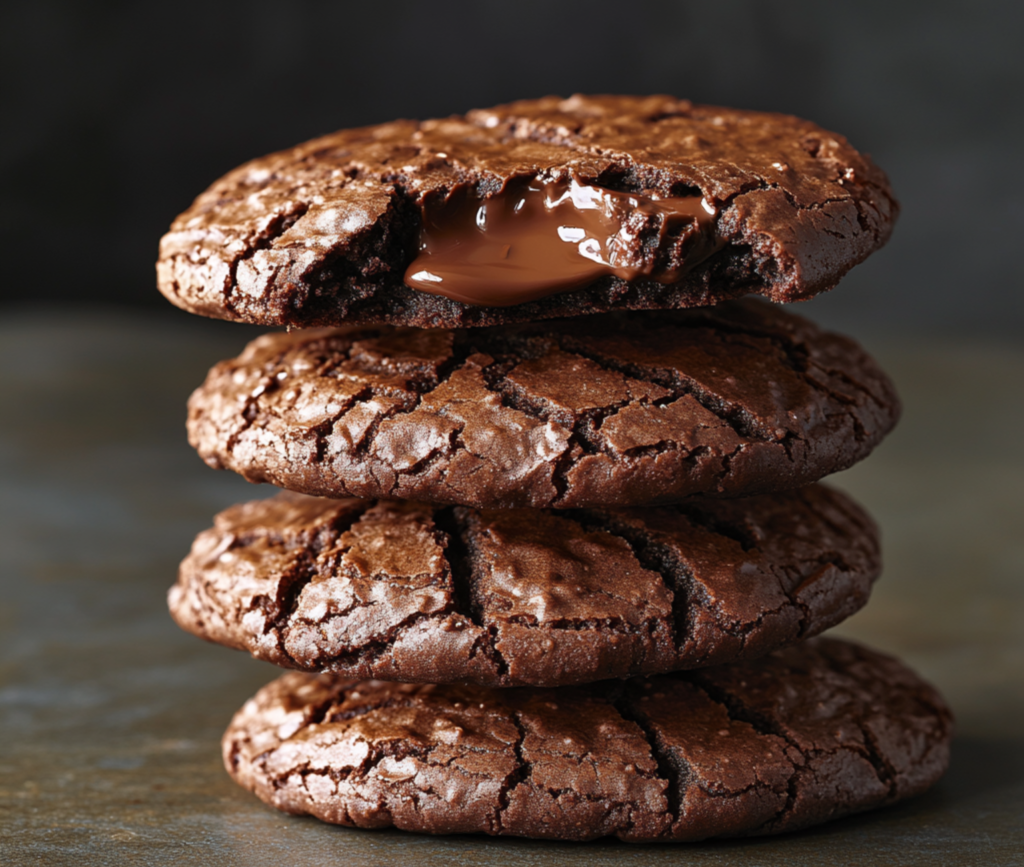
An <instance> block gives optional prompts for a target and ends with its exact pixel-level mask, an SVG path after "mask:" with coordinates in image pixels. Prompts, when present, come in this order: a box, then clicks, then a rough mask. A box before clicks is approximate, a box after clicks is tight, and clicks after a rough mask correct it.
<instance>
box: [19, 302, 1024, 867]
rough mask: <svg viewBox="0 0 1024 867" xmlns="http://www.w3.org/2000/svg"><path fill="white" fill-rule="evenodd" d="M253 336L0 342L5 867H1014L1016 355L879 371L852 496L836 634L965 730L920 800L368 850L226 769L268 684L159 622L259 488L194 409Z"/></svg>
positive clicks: (942, 348)
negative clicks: (632, 834)
mask: <svg viewBox="0 0 1024 867" xmlns="http://www.w3.org/2000/svg"><path fill="white" fill-rule="evenodd" d="M258 333H259V330H258V329H252V328H249V327H246V326H239V325H228V324H224V323H215V322H206V321H201V320H196V319H193V318H190V317H187V316H185V315H184V314H178V313H176V312H175V311H167V312H165V313H162V314H158V313H148V314H142V313H140V314H127V313H123V312H116V311H110V312H108V313H106V314H98V313H90V314H85V313H77V314H76V313H74V312H69V313H54V312H52V311H51V312H48V313H47V314H43V313H38V312H37V313H33V312H31V311H29V312H20V313H19V312H10V311H8V312H4V313H3V314H2V315H0V407H2V409H0V863H2V864H4V865H7V864H12V865H22V864H26V865H35V864H44V865H50V864H54V865H61V864H69V865H70V864H74V865H94V864H95V865H108V864H121V863H125V864H128V863H131V864H141V865H151V864H175V865H193V864H195V865H222V864H224V865H234V864H237V865H245V867H249V865H254V867H258V865H264V864H267V865H280V864H287V865H289V867H303V865H306V864H310V865H312V864H315V865H317V867H323V865H328V864H335V863H337V864H344V865H346V867H362V865H377V864H391V863H416V864H439V865H440V864H443V865H446V867H457V865H476V864H501V863H505V862H506V861H507V860H508V859H509V858H515V859H517V860H518V861H519V863H522V864H524V865H541V864H560V865H561V864H577V863H578V864H586V865H588V867H596V865H603V864H622V865H630V864H636V865H641V864H643V865H645V867H646V865H655V864H662V863H666V864H667V863H672V864H687V863H698V862H699V863H701V864H708V865H718V864H744V865H754V864H756V865H773V864H785V865H787V867H794V865H802V864H808V865H810V864H814V865H819V864H823V863H827V864H830V865H845V864H850V865H853V864H857V865H862V864H874V863H878V864H886V865H897V864H957V865H968V864H984V865H1002V864H1021V863H1024V854H1021V853H1024V723H1022V720H1024V454H1022V452H1021V430H1022V429H1024V405H1022V403H1021V401H1020V395H1022V394H1024V351H1021V350H1019V349H1013V348H1010V347H1006V346H1003V347H999V346H985V345H981V344H951V345H942V344H940V343H937V342H925V343H922V342H916V343H915V342H911V343H896V342H889V343H886V342H882V343H878V344H872V343H869V346H868V348H869V349H870V350H872V351H873V352H874V353H875V354H876V355H877V357H878V359H879V360H880V361H881V363H882V364H883V366H884V367H885V368H886V369H887V370H888V371H889V373H890V374H891V375H892V376H893V378H894V379H895V381H896V383H897V386H898V387H899V388H900V391H901V393H902V395H903V397H904V400H905V404H906V411H905V416H904V419H903V421H902V422H901V424H900V426H899V428H898V429H897V430H896V432H895V433H894V434H893V435H892V437H891V438H890V439H889V440H888V441H887V442H886V443H884V444H883V445H882V446H881V447H880V448H879V449H878V450H877V451H876V452H875V454H874V455H873V456H872V457H871V458H870V459H869V460H868V461H867V462H866V463H864V464H861V465H859V466H857V467H855V468H854V469H853V470H850V471H848V472H846V473H843V474H842V475H840V476H837V477H834V480H835V482H836V483H838V484H840V485H841V486H842V487H844V488H845V489H847V490H848V491H850V492H851V493H853V494H854V496H856V497H857V498H858V499H859V500H860V501H861V502H862V503H863V504H864V505H865V506H867V507H868V508H869V509H870V510H871V511H872V512H873V513H874V514H875V515H876V517H877V518H878V520H879V522H880V523H881V525H882V528H883V533H884V537H883V542H884V553H885V562H886V568H885V572H884V574H883V577H882V579H881V581H880V582H879V583H878V585H877V587H876V590H875V593H874V595H873V597H872V601H871V603H870V604H869V605H868V607H867V608H866V609H865V610H864V611H862V612H861V613H859V614H857V615H856V616H855V617H853V618H852V619H851V620H850V621H848V623H846V624H844V626H843V627H842V628H840V629H837V630H834V631H833V632H834V634H841V635H844V636H848V637H852V638H856V639H862V640H864V641H866V642H868V643H870V644H871V645H872V646H874V647H876V648H878V649H880V650H884V651H889V652H893V653H897V654H900V655H901V656H902V657H903V658H904V659H905V660H906V661H907V662H908V663H909V664H910V665H912V666H914V667H915V668H916V669H917V670H918V671H919V672H920V673H921V674H923V675H924V676H925V677H927V678H928V679H930V680H931V681H932V682H933V683H935V684H936V685H937V686H939V687H940V688H941V689H942V690H943V691H944V693H945V694H946V696H947V698H948V699H949V701H950V702H951V704H952V706H953V709H954V711H955V712H956V714H957V717H958V729H957V731H958V734H957V738H956V740H955V742H954V752H953V762H952V767H951V769H950V772H949V774H948V775H947V777H946V778H945V779H944V780H943V781H942V782H941V783H940V784H939V786H938V787H937V788H936V789H934V790H933V791H932V792H930V793H929V794H927V795H925V796H924V797H922V798H920V799H918V800H916V801H912V802H910V803H908V804H906V805H903V806H898V807H896V808H894V809H891V810H888V811H885V812H879V813H874V814H867V815H863V816H859V817H856V818H853V819H846V820H842V821H839V822H836V823H833V824H831V825H826V826H823V827H820V828H817V829H812V830H810V831H806V832H803V833H800V834H796V835H793V836H790V837H779V838H769V839H753V840H743V841H737V842H725V843H706V844H698V845H691V846H648V847H630V846H628V845H626V844H620V843H608V842H598V843H592V844H587V845H568V844H551V843H536V842H530V841H517V840H491V839H487V838H471V837H451V838H431V837H426V836H418V835H412V834H403V833H401V832H365V831H354V830H348V829H343V828H335V827H329V826H326V825H321V824H320V823H318V822H316V821H315V820H312V819H295V818H289V817H286V816H283V815H278V814H277V813H274V812H273V811H271V810H269V809H267V808H266V807H264V806H263V805H262V804H261V803H260V802H259V801H257V800H256V799H255V798H254V797H252V796H251V795H249V794H248V793H246V792H244V791H242V790H241V789H239V788H237V787H236V786H235V785H234V784H233V783H232V782H231V781H230V780H229V779H228V777H227V775H226V774H225V773H224V771H223V769H222V768H221V765H220V755H219V740H220V735H221V733H222V732H223V729H224V727H225V726H226V725H227V722H228V720H229V719H230V717H231V714H232V713H233V712H234V711H235V710H236V709H237V708H238V707H239V706H240V705H241V704H242V702H243V701H244V700H245V699H246V698H247V697H248V696H250V695H251V694H252V693H253V692H254V691H255V690H256V689H257V688H259V687H260V686H261V685H262V684H263V683H265V682H267V681H268V680H270V679H271V678H273V677H274V676H275V675H276V673H277V670H276V669H274V668H273V667H271V666H269V665H266V664H264V663H259V662H255V661H253V660H251V659H250V658H248V657H247V656H245V655H243V654H241V653H238V652H234V651H229V650H225V649H223V648H219V647H214V646H212V645H208V644H204V643H203V642H201V641H198V640H196V639H195V638H192V637H191V636H188V635H186V634H184V633H182V632H180V631H179V630H178V629H177V627H175V626H174V624H173V623H172V622H171V620H170V617H169V616H168V614H167V611H166V606H165V601H164V598H165V593H166V590H167V588H168V587H169V586H170V584H171V583H172V582H173V580H174V577H175V574H176V569H177V563H178V561H179V560H180V559H181V558H182V557H183V556H184V555H185V554H186V553H187V551H188V548H189V544H190V542H191V540H192V537H193V536H194V534H195V533H196V532H198V531H199V530H201V529H203V528H205V527H207V526H209V523H210V520H211V518H212V516H213V514H214V512H216V511H218V510H220V509H222V508H224V507H225V506H227V505H229V504H231V503H233V502H237V501H240V500H243V499H251V498H253V497H254V496H259V495H261V494H263V493H266V494H269V493H271V492H272V491H271V489H269V488H265V487H264V488H259V489H257V488H253V487H252V486H250V485H248V484H246V483H245V482H244V481H242V480H241V479H240V478H237V477H235V476H233V475H232V474H229V473H217V472H214V471H212V470H210V469H208V468H207V467H205V466H204V465H203V464H202V462H201V461H200V460H199V458H198V457H196V456H195V454H194V453H193V452H192V451H191V449H190V448H189V447H188V445H187V444H186V442H185V435H184V426H183V422H184V412H185V410H184V406H185V399H186V398H187V396H188V393H189V391H190V390H191V389H192V388H193V387H194V386H196V385H198V383H199V382H200V381H201V380H202V378H203V375H204V373H205V371H206V368H207V367H209V366H210V365H211V364H212V363H213V362H214V361H217V360H219V359H221V358H224V357H227V356H229V355H233V354H236V353H237V352H238V351H239V350H240V349H241V347H242V346H243V345H244V344H245V342H246V341H247V340H250V339H252V337H253V336H254V335H255V334H258Z"/></svg>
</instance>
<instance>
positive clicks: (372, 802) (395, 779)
mask: <svg viewBox="0 0 1024 867" xmlns="http://www.w3.org/2000/svg"><path fill="white" fill-rule="evenodd" d="M951 729H952V719H951V715H950V713H949V710H948V709H947V708H946V706H945V704H944V702H943V701H942V698H941V697H940V696H939V695H938V693H937V692H936V691H935V690H934V689H933V688H932V687H930V686H929V685H928V684H926V683H924V682H922V681H921V680H920V679H919V678H917V677H916V676H915V675H914V674H913V673H912V672H911V671H909V670H908V669H906V668H905V667H903V666H902V665H900V664H899V663H898V662H896V661H895V660H893V659H891V658H889V657H886V656H882V655H881V654H878V653H874V652H872V651H870V650H866V649H864V648H861V647H858V646H857V645H853V644H849V643H846V642H841V641H834V640H826V639H813V640H811V641H809V642H807V643H805V644H802V645H800V646H798V647H793V648H789V649H787V650H782V651H776V652H775V653H773V654H771V655H770V656H767V657H764V658H762V659H761V660H758V661H756V662H752V663H746V664H742V665H733V666H722V667H719V668H712V669H704V670H702V671H698V672H687V673H676V674H671V675H661V676H657V677H652V678H649V679H642V680H632V681H625V682H623V681H606V682H604V683H600V684H594V685H592V686H588V687H567V688H563V689H560V690H558V691H550V690H538V689H519V690H488V689H484V688H482V687H458V686H437V685H425V686H414V685H408V684H394V683H384V682H381V681H362V682H360V681H354V680H346V679H342V678H336V677H332V676H329V675H320V676H319V677H317V676H313V675H309V674H300V673H291V674H286V675H284V676H283V677H281V678H279V679H278V680H276V681H274V682H273V683H271V684H269V685H268V686H266V687H264V688H263V689H262V690H260V692H259V693H257V695H256V696H255V698H253V699H252V700H250V701H249V702H248V703H247V704H246V705H245V707H244V708H242V710H241V711H240V712H239V713H238V714H237V715H236V716H235V718H234V720H233V721H232V723H231V725H230V727H229V728H228V730H227V732H226V734H225V736H224V741H223V751H224V763H225V766H226V767H227V769H228V771H229V773H230V774H231V775H232V776H233V777H234V778H235V780H236V781H237V782H238V783H239V784H241V785H242V786H244V787H245V788H247V789H249V790H250V791H253V792H255V793H256V795H257V796H259V797H260V798H261V799H263V800H264V801H266V802H267V803H268V804H271V805H273V806H274V807H277V808H278V809H280V810H284V811H286V812H291V813H300V814H302V813H308V814H311V815H313V816H316V817H318V818H320V819H323V820H325V821H328V822H335V823H338V824H342V825H355V826H358V827H362V828H387V827H391V826H394V827H397V828H401V829H403V830H407V831H418V832H426V833H434V834H447V833H485V834H500V835H510V836H522V837H539V838H548V839H559V840H589V839H594V838H597V837H603V836H608V835H615V836H617V837H620V838H621V839H623V840H629V841H636V842H644V841H669V840H676V841H695V840H702V839H705V838H708V837H731V836H740V835H752V834H775V833H780V832H783V831H794V830H797V829H799V828H804V827H806V826H808V825H813V824H817V823H819V822H823V821H826V820H828V819H833V818H837V817H839V816H843V815H847V814H849V813H854V812H858V811H861V810H867V809H871V808H875V807H880V806H883V805H886V804H892V803H894V802H896V801H899V800H902V799H903V798H907V797H910V796H912V795H916V794H919V793H920V792H923V791H924V790H925V789H927V788H928V787H929V786H930V785H932V784H933V783H934V782H935V781H936V780H937V779H938V778H939V777H940V776H941V775H942V773H943V772H944V771H945V769H946V766H947V764H948V758H949V742H950V737H951Z"/></svg>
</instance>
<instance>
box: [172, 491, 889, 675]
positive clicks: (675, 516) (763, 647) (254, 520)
mask: <svg viewBox="0 0 1024 867" xmlns="http://www.w3.org/2000/svg"><path fill="white" fill-rule="evenodd" d="M879 570H880V563H879V551H878V534H877V530H876V528H875V526H874V524H873V522H872V521H871V519H870V518H869V517H868V516H867V515H866V514H865V513H864V512H863V511H862V510H861V509H860V508H858V507H857V505H856V504H855V503H853V502H851V501H850V500H849V499H848V498H847V497H845V496H844V495H843V494H841V493H839V492H838V491H835V490H832V489H830V488H827V487H825V486H823V485H812V486H810V487H807V488H803V489H801V490H799V491H792V492H787V493H782V494H764V495H762V496H759V497H743V498H740V499H734V500H723V499H713V500H709V499H707V498H701V497H694V498H690V499H689V500H687V501H686V502H685V503H683V504H680V505H677V506H662V507H655V508H645V509H640V508H636V509H608V510H571V511H560V512H556V511H546V510H539V509H502V510H477V509H467V508H464V507H431V506H428V505H426V504H423V503H410V502H400V501H395V500H379V501H374V500H356V499H344V500H330V499H323V498H319V497H308V496H305V495H303V494H293V493H290V492H283V493H280V494H278V495H277V496H275V497H271V498H269V499H265V500H257V501H255V502H252V503H244V504H241V505H238V506H232V507H231V508H230V509H227V510H226V511H224V512H222V513H221V514H219V515H218V516H217V517H216V519H215V524H214V527H212V528H211V529H209V530H205V531H204V532H202V533H200V534H199V536H198V537H197V538H196V541H195V543H194V544H193V546H192V552H191V553H190V554H189V556H188V557H186V558H185V560H184V562H183V563H182V564H181V570H180V572H179V577H178V583H177V584H176V585H175V586H174V587H173V588H172V589H171V591H170V594H169V597H168V602H169V605H170V609H171V613H172V614H173V615H174V619H175V620H176V621H177V622H178V624H179V625H180V626H182V627H183V628H184V629H187V630H188V631H190V632H192V633H194V634H196V635H199V636H200V637H202V638H206V639H208V640H210V641H217V642H219V643H221V644H226V645H228V646H230V647H236V648H239V649H243V650H248V651H249V652H250V653H252V654H253V655H254V656H256V657H258V658H260V659H265V660H267V661H269V662H273V663H276V664H278V665H283V666H286V667H289V668H300V669H305V670H308V671H330V672H334V673H340V674H344V675H347V676H355V677H374V678H381V679H383V680H400V681H420V682H427V683H442V682H443V683H449V682H472V683H479V684H482V685H485V686H502V687H510V686H523V685H529V686H548V687H551V686H560V685H563V684H573V683H587V682H590V681H593V680H600V679H604V678H609V677H627V676H630V675H635V674H648V673H652V672H663V671H673V670H676V669H681V668H697V667H705V666H709V665H719V664H721V663H724V662H730V661H732V660H735V659H753V658H755V657H758V656H761V655H763V654H765V653H767V652H769V651H771V650H774V649H776V648H778V647H783V646H785V645H787V644H791V643H793V642H796V641H800V640H801V639H805V638H807V637H809V636H812V635H816V634H817V633H819V632H822V631H823V630H825V629H828V628H829V627H831V626H834V625H835V624H836V623H839V622H840V621H841V620H843V619H844V618H846V617H847V616H849V615H850V614H852V613H853V612H855V611H856V610H857V609H859V608H860V607H861V606H862V605H863V604H864V603H865V602H867V599H868V594H869V593H870V590H871V584H872V581H873V580H874V579H875V578H876V577H877V575H878V573H879Z"/></svg>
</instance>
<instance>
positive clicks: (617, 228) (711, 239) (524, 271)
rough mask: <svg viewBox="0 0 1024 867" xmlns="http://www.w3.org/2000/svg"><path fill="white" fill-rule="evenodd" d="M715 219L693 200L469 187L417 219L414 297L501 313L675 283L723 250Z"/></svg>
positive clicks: (517, 185) (411, 271) (411, 274)
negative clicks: (587, 288) (598, 286)
mask: <svg viewBox="0 0 1024 867" xmlns="http://www.w3.org/2000/svg"><path fill="white" fill-rule="evenodd" d="M714 217H715V209H714V207H713V206H711V205H710V204H708V202H707V201H706V200H705V199H703V198H701V197H700V196H681V197H672V198H664V199H657V198H653V197H652V196H647V195H641V194H638V193H623V192H617V191H615V190H608V189H604V188H603V187H595V186H590V185H587V184H582V183H579V182H578V181H577V180H576V179H575V178H573V179H570V180H565V181H553V182H550V183H542V182H540V181H538V180H536V179H531V180H518V181H513V182H510V183H508V184H506V185H505V187H504V188H503V189H502V190H501V191H500V192H498V193H496V194H495V195H492V196H490V197H488V198H480V197H478V196H476V195H475V191H474V190H473V189H472V188H471V187H469V186H468V185H467V186H465V187H456V188H455V189H454V190H452V192H451V193H450V194H449V195H448V196H447V197H446V198H445V199H444V200H443V201H441V202H438V203H436V204H430V205H428V206H427V207H425V209H424V215H423V228H422V230H421V233H420V252H419V255H418V256H417V257H416V259H415V260H414V261H413V262H412V264H411V265H410V266H409V267H408V269H407V270H406V272H405V282H406V284H407V285H409V286H411V287H413V288H414V289H419V290H420V291H423V292H429V293H430V294H432V295H443V296H445V297H447V298H451V299H453V300H455V301H462V302H465V303H467V304H479V305H484V306H490V307H506V306H509V305H512V304H521V303H523V302H524V301H535V300H537V299H538V298H544V297H545V296H547V295H553V294H555V293H557V292H565V291H568V290H570V289H575V288H578V287H580V286H584V285H586V284H587V283H591V282H593V281H594V280H596V279H598V278H599V277H603V276H606V275H609V274H613V275H615V276H616V277H620V278H622V279H623V280H636V279H639V278H647V279H652V280H656V281H657V282H659V283H674V282H675V281H676V280H678V279H679V278H680V277H681V276H682V275H683V274H685V273H686V271H688V270H690V269H691V268H693V267H694V266H695V265H698V264H699V263H700V262H702V261H703V260H704V259H706V258H707V257H708V256H710V255H711V254H712V253H713V252H715V250H717V249H719V247H720V246H721V245H720V243H719V241H718V239H717V238H716V235H715V231H714Z"/></svg>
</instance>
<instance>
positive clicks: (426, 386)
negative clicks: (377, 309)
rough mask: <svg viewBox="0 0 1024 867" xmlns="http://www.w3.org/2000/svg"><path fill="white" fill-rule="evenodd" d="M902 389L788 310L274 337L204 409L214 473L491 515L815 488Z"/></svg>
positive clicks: (884, 422)
mask: <svg viewBox="0 0 1024 867" xmlns="http://www.w3.org/2000/svg"><path fill="white" fill-rule="evenodd" d="M899 409H900V407H899V400H898V398H897V396H896V393H895V390H894V388H893V385H892V383H891V382H890V381H889V379H888V378H887V377H886V376H885V374H884V373H883V372H882V371H881V370H880V369H879V367H878V366H877V364H876V363H875V362H874V361H873V360H872V359H871V358H870V357H869V356H868V355H867V354H866V353H865V352H864V351H863V350H862V349H861V348H860V347H859V346H858V345H857V344H856V343H854V342H853V341H852V340H849V339H848V338H845V337H842V336H840V335H837V334H832V333H829V332H825V331H822V330H821V329H819V328H818V327H816V326H815V325H813V324H811V323H810V322H808V321H807V320H805V319H802V318H800V317H798V316H794V315H793V314H791V313H787V312H786V311H784V310H783V309H781V308H779V307H776V306H774V305H771V304H768V303H765V302H760V301H754V300H746V301H738V302H728V303H725V304H722V305H720V306H718V307H714V308H705V309H699V310H682V311H666V312H661V313H657V312H654V313H652V312H645V313H622V314H615V315H606V316H591V317H584V318H580V319H573V320H562V321H559V322H544V323H533V324H529V325H519V326H503V327H497V328H481V329H463V330H457V331H445V330H439V329H438V330H421V329H403V328H392V327H390V326H377V327H348V328H342V329H333V330H306V331H297V332H291V333H275V334H269V335H265V336H263V337H260V338H257V339H256V340H254V341H253V342H252V343H250V344H249V346H248V347H247V348H246V350H245V351H244V352H243V353H242V355H241V356H239V357H238V358H237V359H234V360H230V361H225V362H222V363H220V364H218V365H216V366H215V367H213V369H212V370H211V371H210V373H209V374H208V376H207V378H206V382H205V383H204V384H203V385H202V386H200V387H199V388H198V389H197V390H196V391H195V392H194V393H193V395H192V397H191V398H190V399H189V416H188V431H189V441H190V442H191V443H192V445H193V446H195V448H196V449H197V450H198V451H199V453H200V455H201V456H202V457H203V458H204V460H205V461H206V462H207V463H208V464H209V465H210V466H213V467H217V468H228V469H232V470H235V471H236V472H238V473H241V474H242V475H243V476H245V477H246V478H247V479H249V480H250V481H252V482H270V483H271V484H274V485H277V486H278V487H283V488H288V489H290V490H295V491H300V492H302V493H306V494H316V495H320V496H332V497H344V496H355V497H366V498H373V497H393V498H396V499H412V500H423V501H428V502H435V503H452V504H456V505H467V506H477V507H480V508H493V507H500V508H514V507H528V508H548V507H554V508H577V507H591V506H605V505H610V506H628V505H654V504H658V503H669V502H676V501H678V500H680V499H682V498H683V497H686V496H689V495H691V494H696V493H713V494H716V495H723V496H746V495H750V494H755V493H761V492H765V491H772V490H782V489H792V488H797V487H800V486H803V485H806V484H809V483H810V482H814V481H816V480H818V479H819V478H821V477H822V476H825V475H827V474H828V473H832V472H835V471H837V470H841V469H845V468H846V467H848V466H850V465H851V464H853V463H855V462H856V461H858V460H860V459H861V458H864V457H865V456H867V454H868V453H869V452H870V451H871V449H872V448H874V446H875V445H877V444H878V442H880V441H881V439H882V438H883V437H884V436H885V434H886V433H887V432H888V431H889V430H890V429H891V428H892V426H893V425H894V424H895V423H896V419H897V418H898V416H899Z"/></svg>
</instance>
